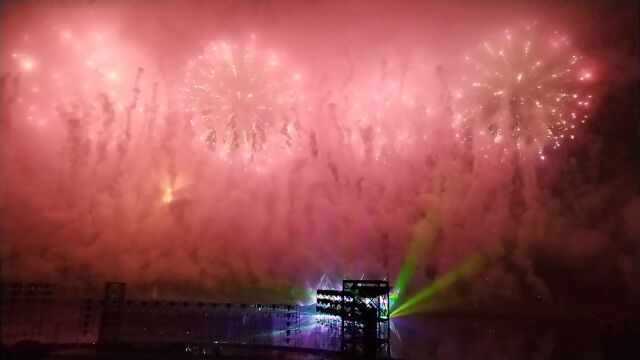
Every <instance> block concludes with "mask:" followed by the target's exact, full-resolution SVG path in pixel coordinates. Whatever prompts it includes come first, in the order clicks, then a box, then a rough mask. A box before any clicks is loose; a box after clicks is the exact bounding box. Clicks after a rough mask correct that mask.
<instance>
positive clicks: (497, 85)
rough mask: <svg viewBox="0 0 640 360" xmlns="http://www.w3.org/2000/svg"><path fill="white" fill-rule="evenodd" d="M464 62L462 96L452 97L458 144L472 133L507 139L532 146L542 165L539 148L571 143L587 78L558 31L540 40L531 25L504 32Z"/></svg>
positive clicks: (585, 103)
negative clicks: (468, 68) (464, 71)
mask: <svg viewBox="0 0 640 360" xmlns="http://www.w3.org/2000/svg"><path fill="white" fill-rule="evenodd" d="M465 61H466V63H467V64H468V65H470V74H469V76H464V77H463V78H462V80H463V83H464V84H465V87H464V88H466V89H468V90H467V91H466V93H463V92H457V93H455V94H454V95H455V98H456V102H457V106H458V109H457V113H456V114H455V119H454V127H456V129H457V130H458V134H457V136H458V137H459V138H460V139H461V140H462V141H469V140H470V139H471V137H472V135H471V134H472V133H473V131H474V129H475V130H476V131H478V133H479V134H488V135H490V136H491V138H492V139H493V141H494V143H504V142H505V140H509V139H510V140H512V141H513V142H514V143H515V145H516V147H517V149H522V148H523V147H525V146H534V149H536V150H537V152H538V154H539V156H540V157H541V158H542V159H544V155H543V149H544V148H545V147H547V146H551V147H553V148H557V147H559V146H560V144H561V142H562V141H563V140H564V139H567V138H568V139H573V138H574V137H575V128H576V126H577V124H578V123H580V122H582V123H584V122H585V120H586V119H587V117H588V110H589V107H590V103H591V95H589V94H588V93H587V86H586V85H587V83H588V82H589V81H590V80H591V79H592V74H591V72H590V71H589V70H588V69H587V68H586V67H585V65H584V59H583V57H582V56H580V55H578V54H576V53H574V51H573V49H572V48H571V44H570V42H569V40H568V39H567V38H566V36H563V35H562V34H560V33H559V32H558V31H555V32H553V33H551V34H548V35H545V34H543V32H542V31H540V30H539V29H536V27H535V24H533V25H523V26H520V27H518V28H516V29H515V30H506V31H505V32H504V34H502V36H501V37H499V38H498V39H497V41H495V43H494V44H491V43H489V42H484V43H482V44H481V45H480V46H479V47H478V52H477V53H476V55H475V56H466V57H465Z"/></svg>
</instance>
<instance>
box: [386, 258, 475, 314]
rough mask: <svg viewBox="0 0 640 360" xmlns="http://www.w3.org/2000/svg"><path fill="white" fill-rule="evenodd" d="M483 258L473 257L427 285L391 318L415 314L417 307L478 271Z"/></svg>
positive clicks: (399, 307) (403, 304)
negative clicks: (462, 278)
mask: <svg viewBox="0 0 640 360" xmlns="http://www.w3.org/2000/svg"><path fill="white" fill-rule="evenodd" d="M483 259H484V258H483V256H482V255H481V254H477V255H473V256H471V257H470V258H468V259H467V260H465V261H464V262H463V263H462V264H460V265H458V266H457V267H455V268H454V269H452V270H451V271H449V272H448V273H447V274H445V275H443V276H441V277H439V278H438V279H436V280H435V281H434V282H432V283H431V284H429V285H427V286H426V287H425V288H423V289H422V290H420V291H418V292H417V293H416V294H415V295H413V296H412V297H411V298H409V299H407V301H405V302H404V303H402V305H400V306H398V307H397V308H396V309H395V310H393V311H392V312H391V316H392V317H393V316H401V315H406V314H408V313H412V312H415V310H416V309H417V307H418V306H419V305H420V304H421V303H423V302H424V301H425V300H427V299H429V298H431V297H432V296H434V295H435V294H437V293H439V292H440V291H442V290H443V289H445V288H447V287H449V286H451V285H452V284H454V283H455V282H456V281H457V280H458V279H460V278H461V277H463V276H466V275H468V274H470V273H472V272H474V271H475V270H477V269H478V268H479V267H480V265H481V264H482V262H483Z"/></svg>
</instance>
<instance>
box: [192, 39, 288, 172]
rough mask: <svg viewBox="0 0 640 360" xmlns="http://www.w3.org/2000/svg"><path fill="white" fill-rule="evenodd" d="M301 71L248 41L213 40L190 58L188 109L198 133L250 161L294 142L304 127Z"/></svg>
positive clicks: (209, 144) (215, 148)
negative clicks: (301, 124)
mask: <svg viewBox="0 0 640 360" xmlns="http://www.w3.org/2000/svg"><path fill="white" fill-rule="evenodd" d="M299 79H300V76H299V75H297V74H288V73H287V72H286V71H285V69H284V67H283V66H282V65H281V64H280V62H279V59H278V57H277V56H276V55H275V54H268V53H265V52H261V51H258V50H257V49H256V47H255V44H254V42H253V41H251V42H250V43H249V44H247V45H238V44H234V45H230V44H227V43H211V44H209V45H208V46H207V47H206V49H205V51H204V53H203V54H202V55H200V56H198V57H197V58H196V59H194V60H192V61H189V64H188V66H187V73H186V81H185V86H184V87H183V88H182V89H181V93H182V100H183V103H182V106H183V109H184V110H185V111H186V112H187V113H188V114H190V115H191V122H192V124H193V126H194V128H195V130H196V132H197V133H198V134H197V135H198V137H199V139H200V140H201V141H203V142H204V143H205V144H206V145H207V147H208V148H209V149H211V150H212V151H216V152H218V153H219V154H223V155H226V154H233V153H236V152H238V153H240V154H241V156H242V157H243V158H244V159H245V160H253V159H254V157H255V155H256V154H257V153H259V152H261V151H264V150H265V149H266V148H268V147H270V146H272V145H274V146H280V145H282V146H283V147H285V148H286V147H290V146H291V144H292V140H293V138H292V133H293V132H294V131H295V130H296V129H297V128H299V119H298V117H297V112H296V105H297V101H298V92H297V91H296V90H295V89H296V83H297V81H298V80H299Z"/></svg>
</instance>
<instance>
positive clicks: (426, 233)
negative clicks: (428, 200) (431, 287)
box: [390, 212, 439, 308]
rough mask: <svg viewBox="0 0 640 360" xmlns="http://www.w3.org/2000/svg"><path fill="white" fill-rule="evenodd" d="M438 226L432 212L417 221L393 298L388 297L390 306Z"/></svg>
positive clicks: (406, 282)
mask: <svg viewBox="0 0 640 360" xmlns="http://www.w3.org/2000/svg"><path fill="white" fill-rule="evenodd" d="M438 228H439V221H438V218H437V216H436V215H435V214H434V212H429V213H428V214H427V216H426V217H425V218H424V219H422V220H421V221H420V222H418V223H417V224H416V226H415V228H414V229H413V236H412V239H411V244H410V246H409V249H408V251H407V255H406V256H405V261H404V264H403V265H402V268H401V269H400V273H399V274H398V278H397V279H396V285H395V287H394V288H395V291H396V294H395V296H393V299H390V305H391V308H393V306H394V304H395V303H396V302H397V300H398V297H399V296H400V294H401V293H402V292H403V291H404V289H406V288H407V285H408V284H409V281H410V280H411V277H412V276H413V272H414V270H415V268H416V266H417V265H418V262H419V260H420V259H421V258H422V255H423V253H424V250H425V247H426V246H427V245H428V244H431V243H432V242H433V239H434V238H435V235H436V233H437V231H438Z"/></svg>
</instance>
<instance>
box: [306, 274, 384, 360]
mask: <svg viewBox="0 0 640 360" xmlns="http://www.w3.org/2000/svg"><path fill="white" fill-rule="evenodd" d="M390 292H391V288H390V287H389V282H388V281H384V280H343V281H342V290H329V289H318V290H317V292H316V298H317V300H316V312H317V313H318V314H323V315H331V316H337V317H340V319H341V334H340V335H341V344H342V345H341V347H342V351H343V352H345V353H348V354H350V355H351V356H353V357H358V358H366V359H373V358H378V359H385V358H389V357H390V347H389V293H390Z"/></svg>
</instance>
